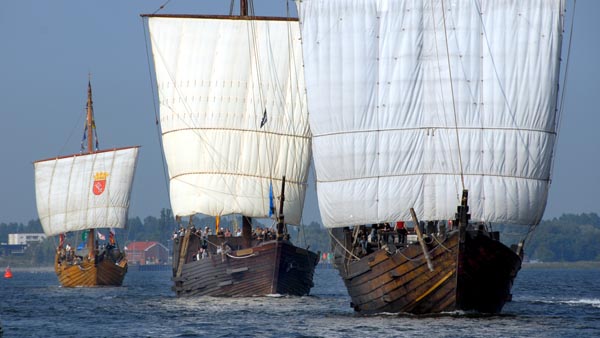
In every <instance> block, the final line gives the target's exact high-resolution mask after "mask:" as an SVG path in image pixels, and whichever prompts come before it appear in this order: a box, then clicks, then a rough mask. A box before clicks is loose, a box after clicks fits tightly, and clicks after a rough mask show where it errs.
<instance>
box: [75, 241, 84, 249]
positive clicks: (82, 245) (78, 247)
mask: <svg viewBox="0 0 600 338" xmlns="http://www.w3.org/2000/svg"><path fill="white" fill-rule="evenodd" d="M84 247H85V242H81V243H79V245H78V246H77V250H83V248H84Z"/></svg>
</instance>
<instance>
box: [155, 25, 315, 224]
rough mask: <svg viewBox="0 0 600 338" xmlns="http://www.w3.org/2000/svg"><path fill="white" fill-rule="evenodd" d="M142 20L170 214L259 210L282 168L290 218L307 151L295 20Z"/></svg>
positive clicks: (295, 216) (294, 216)
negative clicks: (147, 32)
mask: <svg viewBox="0 0 600 338" xmlns="http://www.w3.org/2000/svg"><path fill="white" fill-rule="evenodd" d="M148 20H149V30H150V41H151V44H152V52H153V58H154V64H155V72H156V77H157V86H158V92H159V101H160V123H161V129H162V135H163V138H162V140H163V145H164V152H165V157H166V161H167V166H168V169H169V177H170V198H171V206H172V208H173V212H174V214H175V215H178V216H187V215H193V214H196V213H201V214H205V215H212V216H217V215H227V214H243V215H245V216H250V217H268V216H269V211H270V199H269V192H270V186H271V184H272V187H273V193H274V195H275V197H277V196H279V195H280V192H281V180H282V177H283V176H284V175H285V177H286V185H285V205H284V210H283V212H284V215H285V220H286V221H287V222H288V223H291V224H298V223H299V222H300V219H301V214H302V207H303V203H304V195H305V190H306V180H307V178H308V167H309V162H310V156H311V149H310V129H309V127H308V116H307V107H306V95H305V90H304V88H305V87H304V78H303V72H302V68H301V67H302V50H301V47H300V40H299V36H300V32H299V26H298V21H297V20H295V21H290V20H267V19H264V20H263V19H261V20H241V19H227V18H207V17H196V18H189V17H187V18H184V17H156V16H150V17H149V19H148ZM263 118H266V123H264V125H262V127H261V124H263V123H261V122H263ZM275 205H276V206H277V207H278V206H279V202H277V201H275Z"/></svg>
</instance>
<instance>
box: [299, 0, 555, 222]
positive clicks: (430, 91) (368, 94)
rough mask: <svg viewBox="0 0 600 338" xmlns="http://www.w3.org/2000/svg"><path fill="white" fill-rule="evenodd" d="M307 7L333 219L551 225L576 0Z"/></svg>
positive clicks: (325, 186)
mask: <svg viewBox="0 0 600 338" xmlns="http://www.w3.org/2000/svg"><path fill="white" fill-rule="evenodd" d="M297 3H298V9H299V14H300V22H301V27H302V41H303V51H304V62H305V70H306V73H305V76H306V83H307V95H308V104H309V111H310V114H311V115H310V126H311V131H312V133H313V154H314V161H315V168H316V176H317V193H318V198H319V208H320V211H321V216H322V220H323V222H324V224H325V226H327V227H341V226H348V225H354V224H371V223H380V222H390V221H396V220H411V216H410V213H409V208H411V207H414V209H415V211H416V212H417V216H418V217H419V219H423V220H448V219H452V218H454V214H455V212H456V206H457V205H458V204H459V203H460V195H461V192H462V189H463V185H462V183H461V180H462V178H463V177H464V188H466V189H468V190H469V206H470V212H471V214H472V219H474V220H480V221H489V222H501V223H513V224H537V223H539V221H540V219H541V217H542V215H543V212H544V208H545V205H546V200H547V195H548V189H549V184H550V174H551V165H552V157H553V149H554V144H555V141H556V129H557V120H556V109H557V107H556V102H557V95H558V94H557V93H558V80H559V62H560V52H561V41H562V30H563V16H562V15H563V12H564V8H565V7H564V1H563V0H535V1H533V0H531V1H521V0H505V1H473V0H453V1H401V0H397V1H394V0H373V1H346V0H301V1H298V2H297ZM443 14H445V17H443V16H442V15H443ZM461 168H462V174H463V175H462V176H461Z"/></svg>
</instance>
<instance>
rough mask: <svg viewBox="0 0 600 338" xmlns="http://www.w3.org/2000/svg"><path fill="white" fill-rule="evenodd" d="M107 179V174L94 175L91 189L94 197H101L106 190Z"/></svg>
mask: <svg viewBox="0 0 600 338" xmlns="http://www.w3.org/2000/svg"><path fill="white" fill-rule="evenodd" d="M107 177H108V173H107V172H98V173H96V174H94V185H93V187H92V192H94V195H101V194H102V193H103V192H104V189H106V178H107Z"/></svg>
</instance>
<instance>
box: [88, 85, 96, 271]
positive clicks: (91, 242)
mask: <svg viewBox="0 0 600 338" xmlns="http://www.w3.org/2000/svg"><path fill="white" fill-rule="evenodd" d="M86 126H87V139H88V144H87V146H88V149H87V153H88V154H92V153H94V152H95V150H94V131H93V130H92V129H93V128H94V108H93V102H92V81H91V79H88V97H87V118H86ZM95 239H96V234H95V232H94V229H90V230H89V233H88V238H87V247H88V258H89V259H92V258H95V255H96V250H95V249H96V245H95ZM94 262H95V260H94Z"/></svg>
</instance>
